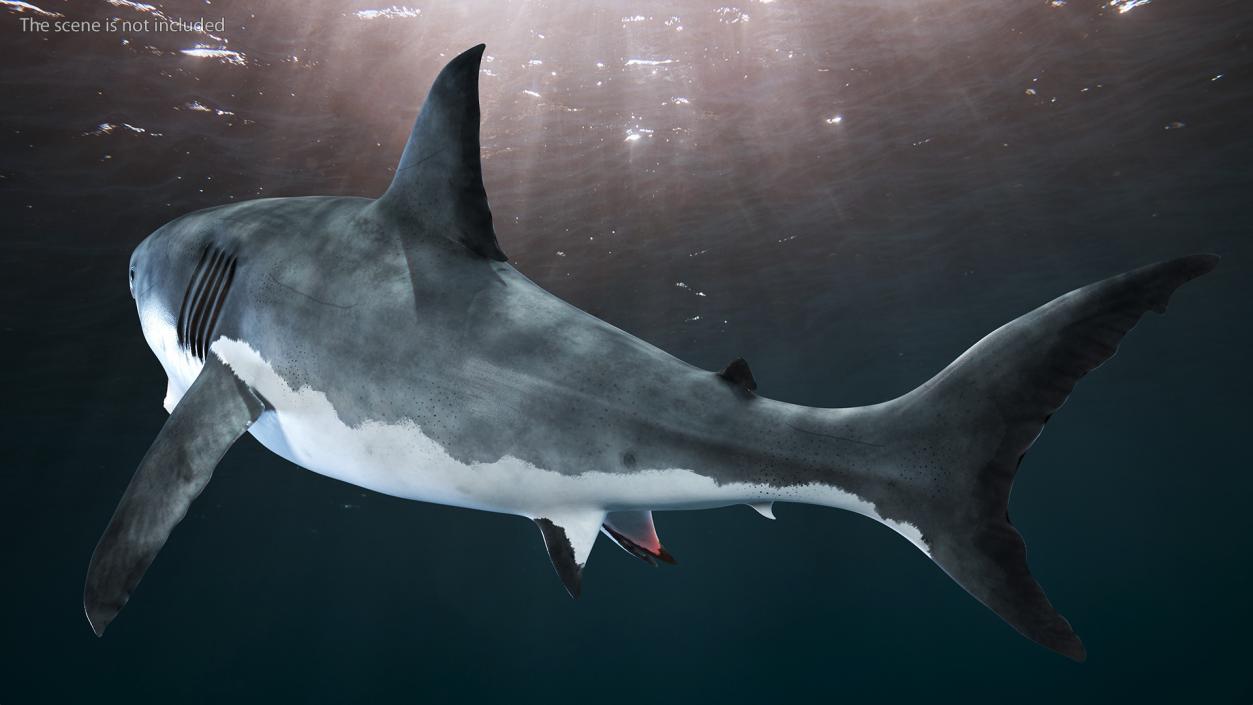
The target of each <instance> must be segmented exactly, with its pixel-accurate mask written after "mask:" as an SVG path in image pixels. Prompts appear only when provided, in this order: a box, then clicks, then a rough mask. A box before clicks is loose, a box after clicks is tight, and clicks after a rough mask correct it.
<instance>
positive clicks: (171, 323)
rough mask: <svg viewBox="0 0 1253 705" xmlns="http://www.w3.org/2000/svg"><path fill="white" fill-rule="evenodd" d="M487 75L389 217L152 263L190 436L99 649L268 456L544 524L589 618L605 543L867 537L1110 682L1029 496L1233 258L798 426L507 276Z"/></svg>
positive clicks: (336, 215) (330, 220)
mask: <svg viewBox="0 0 1253 705" xmlns="http://www.w3.org/2000/svg"><path fill="white" fill-rule="evenodd" d="M483 51H484V46H483V45H479V46H476V47H474V48H472V49H469V50H468V51H466V52H464V53H462V54H460V55H458V56H457V57H455V58H454V59H452V60H451V61H450V62H449V63H448V64H447V65H446V66H445V67H444V68H443V69H442V70H441V71H440V73H439V74H438V76H437V77H436V79H435V81H434V83H433V85H432V86H431V88H430V91H429V94H428V95H427V98H426V100H425V102H424V104H423V106H422V108H421V111H420V113H419V115H418V117H417V120H416V122H415V124H414V126H413V130H412V132H411V134H410V135H409V137H408V140H407V142H406V144H405V147H404V151H403V153H402V154H401V157H400V162H399V164H398V165H397V166H396V169H395V173H394V178H393V179H392V181H391V184H390V185H389V187H388V188H387V190H386V192H385V193H383V195H382V196H380V197H378V198H375V199H369V198H360V197H332V196H327V197H299V198H268V199H259V200H253V201H248V202H242V203H232V204H228V205H224V206H220V207H215V208H209V209H207V210H201V211H197V212H193V213H190V214H187V215H183V216H181V217H179V218H177V219H175V220H173V221H171V222H169V223H167V224H165V225H164V226H162V227H160V228H159V229H157V230H156V231H155V232H153V233H152V234H151V235H149V236H148V237H147V238H146V239H145V240H144V241H143V242H142V243H141V244H140V245H139V246H138V247H137V248H136V249H135V250H134V253H133V255H132V256H131V259H130V270H129V280H130V288H131V294H132V296H133V298H134V301H135V306H136V310H137V312H138V316H139V321H140V325H141V327H142V330H143V336H144V338H145V341H146V342H147V345H148V346H149V347H150V348H151V350H152V352H153V353H154V354H155V356H156V357H157V359H158V360H159V361H160V363H161V365H162V367H163V368H164V371H165V373H166V377H167V379H168V386H167V390H166V394H165V400H164V405H165V408H166V410H167V411H169V417H168V419H167V420H166V422H165V424H164V426H163V427H162V428H161V430H160V432H159V433H158V434H157V436H156V439H155V440H154V441H153V443H152V445H151V447H150V448H149V450H148V451H147V453H146V454H145V455H144V456H143V458H142V460H141V461H140V462H139V466H138V469H137V470H136V471H135V473H134V476H133V478H132V479H131V481H130V484H129V485H128V486H127V487H126V490H125V492H124V494H123V495H122V498H121V500H120V502H119V504H118V505H117V509H116V511H115V513H114V514H113V516H112V519H111V520H110V522H109V523H108V525H107V527H106V529H105V531H104V534H103V536H102V537H101V538H100V540H99V543H98V544H97V545H96V547H95V551H94V553H93V554H92V556H91V560H90V564H89V567H88V572H87V578H86V584H85V588H84V596H83V605H84V609H85V611H86V615H87V618H88V621H89V623H90V625H91V627H92V629H93V630H94V632H95V633H96V634H97V635H103V633H104V631H105V628H106V627H107V626H108V625H109V624H110V623H111V622H112V621H113V620H114V618H115V617H116V616H117V615H118V614H119V612H120V610H121V609H122V608H123V606H124V605H125V604H126V603H127V601H128V600H129V598H130V596H131V594H132V593H133V592H134V590H135V589H136V587H137V585H138V584H139V582H140V579H141V578H142V576H143V575H144V573H145V571H146V570H147V569H148V567H149V566H150V565H151V563H152V561H153V560H154V559H155V557H156V556H157V553H158V552H159V551H160V550H161V547H162V546H163V545H164V544H165V542H166V540H167V538H168V537H169V536H170V533H171V531H172V530H173V529H174V528H175V526H176V525H177V524H178V523H179V522H180V520H181V519H182V518H183V517H184V516H185V514H186V513H187V511H188V508H189V506H190V505H191V504H192V502H193V501H194V500H195V499H196V497H197V496H198V495H199V494H200V493H201V491H202V490H203V489H204V488H205V486H206V485H207V483H208V482H209V480H210V479H211V477H212V475H213V472H214V469H215V467H216V466H217V465H218V463H219V461H220V460H221V459H222V457H223V456H224V455H225V453H226V452H227V451H228V450H229V449H230V448H231V447H232V446H233V444H234V443H235V442H236V441H238V440H239V439H240V438H241V437H242V436H243V435H244V434H245V433H248V434H251V435H252V436H253V437H254V438H255V439H256V440H257V441H259V442H260V443H261V444H262V445H263V446H265V447H266V448H267V449H269V450H270V451H272V452H274V453H275V454H277V455H279V456H281V457H282V458H285V459H287V460H289V461H291V462H292V463H295V464H297V465H299V466H302V467H304V468H307V469H308V470H311V471H313V472H316V473H320V474H322V475H326V476H329V477H331V478H335V479H338V480H342V481H344V482H348V483H351V484H353V485H356V486H359V487H362V488H366V489H369V490H372V491H375V492H380V493H384V494H387V495H392V496H396V497H401V498H407V499H412V500H419V501H423V502H435V503H441V504H446V505H453V506H458V507H468V508H473V509H480V510H485V511H490V512H502V513H508V514H512V515H518V516H521V517H525V518H527V519H529V520H531V521H532V522H533V523H534V525H535V526H536V527H537V528H538V531H539V534H540V537H541V538H542V540H543V542H544V545H545V546H546V548H547V551H548V554H549V556H550V558H551V562H552V564H553V566H554V568H555V569H556V572H557V575H558V576H559V578H560V580H561V582H562V583H563V584H564V586H565V588H566V589H567V590H568V591H569V593H570V594H571V595H572V596H575V597H577V596H578V595H579V593H580V590H581V586H582V576H583V570H584V566H585V565H586V564H587V561H588V557H589V555H590V553H591V551H592V547H593V544H594V543H595V542H596V540H597V537H598V536H599V535H601V534H603V535H605V536H606V537H607V539H608V540H609V541H611V542H612V543H615V544H617V545H618V546H620V547H621V548H622V549H624V550H625V551H627V552H628V553H630V554H631V555H633V556H635V557H637V558H639V559H641V560H643V561H646V562H650V563H654V564H655V563H656V562H659V561H660V562H665V563H673V562H675V561H674V558H673V556H672V555H671V554H670V553H669V552H668V551H667V550H666V549H665V547H664V546H663V545H662V542H661V540H660V539H659V538H658V534H657V530H656V527H655V523H654V520H653V513H654V512H657V511H670V510H693V509H707V508H715V507H725V506H731V505H741V504H743V505H749V506H751V507H753V508H755V509H756V510H757V511H758V512H760V513H761V514H763V515H764V516H766V517H768V518H773V509H772V507H773V504H774V503H775V502H799V503H807V504H813V505H820V506H824V507H834V508H838V509H844V510H848V511H852V512H856V513H858V514H862V515H864V516H866V517H869V518H871V519H874V520H875V521H877V522H880V523H882V524H883V525H885V526H887V527H888V528H890V529H892V530H893V531H895V532H897V533H898V534H900V535H901V536H903V537H904V538H905V539H906V540H908V541H909V542H910V543H911V544H913V545H914V546H915V547H916V548H917V549H918V550H919V551H921V552H922V553H923V554H925V555H926V556H927V557H929V558H930V559H931V560H932V561H934V562H935V563H936V564H937V565H938V566H939V567H940V568H941V569H942V570H943V571H944V572H945V573H947V574H948V575H949V576H951V577H952V579H953V580H954V581H956V582H957V583H958V584H959V585H960V586H961V587H962V588H964V589H965V590H966V591H968V592H969V593H970V594H971V595H972V596H973V597H974V598H975V599H977V600H979V601H980V602H982V603H983V604H984V605H986V606H987V607H988V608H990V609H991V610H992V611H993V612H994V613H996V614H997V615H998V616H1000V617H1001V618H1002V619H1003V620H1005V622H1007V623H1008V624H1009V625H1010V626H1012V627H1013V628H1014V629H1016V630H1017V631H1018V632H1020V633H1021V634H1022V635H1023V636H1025V637H1027V638H1028V639H1031V640H1033V641H1035V642H1037V643H1039V644H1041V645H1043V646H1044V647H1047V648H1049V649H1052V650H1053V651H1056V652H1058V653H1060V654H1062V655H1064V656H1067V657H1070V658H1072V659H1075V660H1083V659H1084V658H1085V654H1086V652H1085V649H1084V646H1083V643H1082V642H1081V641H1080V639H1079V638H1078V636H1077V635H1076V634H1075V631H1074V629H1073V628H1072V627H1071V625H1070V623H1069V622H1068V621H1067V620H1066V619H1065V618H1064V617H1063V616H1062V615H1061V614H1060V613H1059V612H1058V611H1057V610H1056V609H1055V608H1054V607H1053V605H1052V604H1051V603H1050V601H1049V600H1048V598H1047V596H1046V595H1045V593H1044V590H1043V589H1042V588H1041V586H1040V584H1039V583H1038V582H1037V581H1036V580H1035V578H1034V577H1033V576H1032V574H1031V572H1030V570H1029V568H1028V565H1027V560H1026V547H1025V544H1024V542H1023V539H1022V536H1021V535H1020V534H1019V532H1018V531H1017V530H1016V529H1015V528H1014V525H1013V524H1012V522H1011V521H1010V517H1009V512H1008V508H1009V507H1008V504H1009V496H1010V489H1011V485H1012V483H1013V480H1014V475H1015V472H1016V471H1017V469H1018V466H1019V463H1020V462H1021V460H1022V458H1023V456H1024V455H1025V454H1026V452H1027V450H1028V448H1030V447H1031V445H1032V443H1033V442H1034V441H1035V440H1036V438H1037V436H1039V434H1040V432H1041V430H1042V428H1043V427H1044V424H1045V422H1047V421H1048V419H1049V417H1050V416H1051V415H1052V414H1053V413H1054V412H1055V411H1057V410H1058V408H1059V407H1061V406H1062V404H1063V402H1065V401H1066V399H1067V397H1068V396H1069V395H1070V393H1071V390H1072V389H1073V388H1074V386H1075V384H1076V383H1077V382H1078V380H1079V379H1080V378H1081V377H1083V376H1084V375H1085V374H1087V373H1088V372H1090V371H1091V370H1093V369H1095V368H1096V367H1097V366H1099V365H1101V364H1102V363H1103V362H1104V361H1105V360H1107V359H1108V358H1110V357H1111V356H1112V355H1114V353H1115V351H1116V349H1117V346H1118V344H1119V341H1120V340H1121V339H1122V338H1123V336H1124V335H1126V334H1127V332H1128V331H1129V330H1131V328H1132V327H1133V326H1134V325H1136V323H1137V321H1139V320H1140V318H1141V317H1142V315H1143V314H1145V313H1146V312H1148V311H1150V310H1152V311H1157V312H1163V311H1165V308H1166V305H1167V302H1168V301H1169V299H1170V297H1171V295H1172V293H1173V292H1174V291H1175V289H1177V288H1178V287H1180V286H1181V285H1182V284H1184V283H1185V282H1187V281H1189V280H1191V279H1193V278H1195V277H1198V276H1200V275H1202V274H1205V273H1206V272H1209V271H1210V270H1211V269H1213V268H1214V266H1215V265H1216V263H1217V260H1218V257H1217V256H1215V255H1209V254H1199V255H1191V256H1186V257H1181V258H1178V259H1174V260H1170V261H1166V262H1160V263H1157V264H1151V265H1149V266H1145V267H1143V268H1140V269H1136V270H1134V271H1130V272H1127V273H1125V274H1121V275H1118V276H1114V277H1112V278H1108V279H1105V280H1103V281H1099V282H1096V283H1094V284H1091V285H1089V286H1085V287H1083V288H1080V289H1077V290H1075V291H1071V292H1070V293H1067V294H1065V295H1063V296H1061V297H1060V298H1057V299H1055V300H1053V301H1052V302H1050V303H1047V304H1045V305H1043V306H1041V307H1040V308H1037V309H1035V310H1033V311H1031V312H1029V313H1026V314H1025V315H1023V316H1021V317H1020V318H1017V319H1015V320H1013V321H1011V322H1009V323H1007V324H1005V325H1004V326H1002V327H1001V328H998V329H997V330H995V331H993V332H992V333H990V334H989V335H987V336H986V337H984V338H983V339H981V340H979V341H978V342H976V343H975V344H974V345H973V346H972V347H971V348H970V349H969V350H967V351H966V352H965V353H964V354H962V355H961V356H960V357H958V358H957V359H956V360H955V361H954V362H952V363H951V364H950V365H948V366H947V367H945V368H944V369H943V370H941V371H940V372H939V373H938V374H936V375H935V376H934V377H933V378H931V379H930V380H929V381H927V382H925V383H924V384H922V385H921V386H919V387H918V388H917V389H914V390H913V391H910V392H909V393H907V394H905V395H903V396H900V397H898V398H895V399H892V400H890V401H886V402H883V403H880V404H874V405H871V406H864V407H857V408H815V407H807V406H799V405H795V404H789V403H785V402H782V401H776V400H773V399H770V398H768V397H766V396H763V395H761V394H759V393H758V391H757V382H756V380H755V378H754V376H753V373H752V371H751V369H750V368H749V365H748V363H747V362H745V361H744V360H743V359H741V358H737V359H735V360H733V361H732V362H730V363H729V364H727V365H726V366H725V367H724V368H722V369H720V370H705V369H701V368H698V367H695V366H693V365H690V364H688V363H686V362H684V361H682V360H680V359H678V358H676V357H674V356H672V355H670V354H668V353H666V352H664V351H662V350H660V349H658V348H657V347H654V346H653V345H650V344H649V343H647V342H645V341H643V340H641V339H640V338H637V337H635V336H633V335H630V334H628V333H626V332H624V331H622V330H620V329H618V328H615V327H614V326H612V325H610V324H608V323H606V322H604V321H602V320H600V319H598V318H596V317H594V316H592V315H590V314H588V313H585V312H584V311H582V310H580V309H578V308H576V307H575V306H573V305H571V304H569V303H566V302H565V301H563V300H561V299H559V298H557V297H555V296H553V295H551V294H549V293H548V292H546V291H545V290H544V289H542V288H541V287H539V286H538V285H536V284H535V283H534V282H532V281H531V280H530V279H528V278H527V277H526V276H524V275H523V274H522V273H520V272H519V271H518V270H517V269H515V268H514V267H512V266H511V265H510V264H509V263H508V261H507V258H506V256H505V254H504V253H503V251H502V250H501V247H500V244H499V243H498V241H497V237H496V233H495V230H494V227H493V224H492V213H491V210H490V209H489V207H488V200H487V195H486V192H485V190H484V186H483V178H482V162H481V158H480V145H479V132H480V125H479V123H480V108H479V90H478V77H479V72H480V63H481V59H482V55H483Z"/></svg>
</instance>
